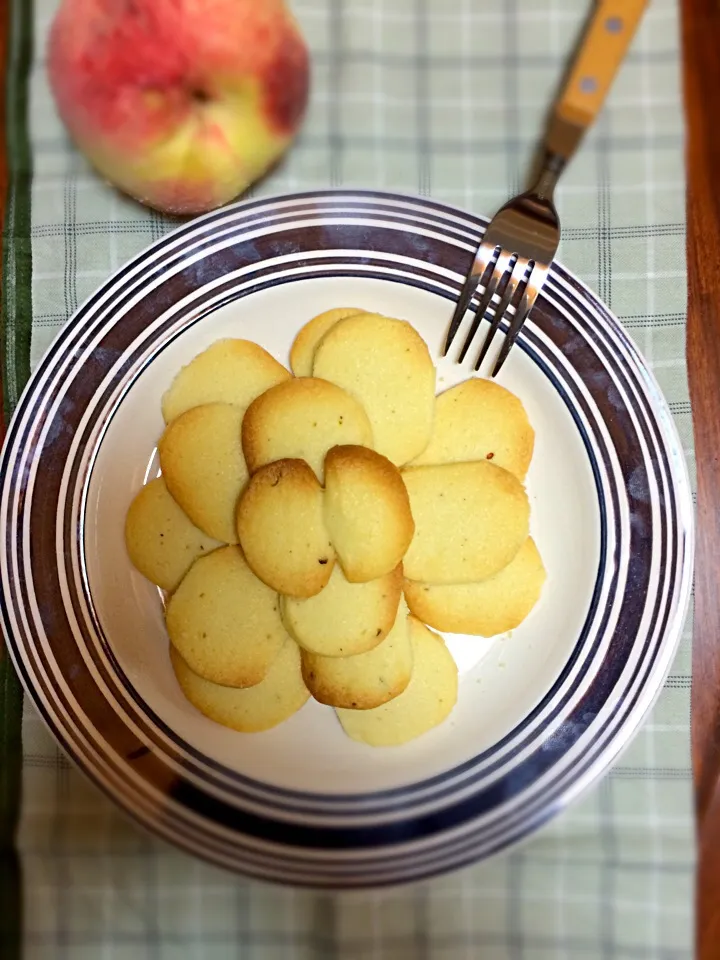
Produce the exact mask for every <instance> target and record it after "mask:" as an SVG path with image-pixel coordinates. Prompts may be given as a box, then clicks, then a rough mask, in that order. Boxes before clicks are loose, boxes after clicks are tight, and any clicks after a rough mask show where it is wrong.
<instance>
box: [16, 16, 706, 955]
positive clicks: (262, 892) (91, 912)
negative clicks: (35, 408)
mask: <svg viewBox="0 0 720 960" xmlns="http://www.w3.org/2000/svg"><path fill="white" fill-rule="evenodd" d="M57 5H58V4H57V2H56V0H35V4H34V8H33V6H32V5H31V4H30V2H29V0H14V3H13V4H12V14H11V20H12V23H11V37H10V50H9V81H8V82H9V87H8V104H9V105H10V108H9V114H8V149H9V151H10V174H11V182H10V197H9V206H8V211H7V218H6V224H5V241H4V249H5V256H4V268H3V269H4V275H3V318H4V367H3V377H4V383H5V391H6V405H7V408H8V409H11V408H12V406H13V405H14V403H15V402H16V400H17V397H18V394H19V391H20V390H21V388H22V385H23V383H24V381H25V379H26V377H27V375H28V371H29V369H30V366H31V365H35V364H36V363H37V362H38V360H39V358H40V357H41V356H42V355H43V352H44V351H45V349H46V348H47V346H48V345H49V343H50V342H51V340H52V338H53V336H54V335H55V334H56V332H57V331H58V330H59V328H60V327H61V326H62V325H63V324H64V323H65V322H66V321H67V320H68V319H69V318H70V317H71V316H72V314H73V312H74V311H75V310H76V308H77V307H78V306H79V305H80V304H81V303H82V301H83V299H84V298H85V297H87V296H88V295H89V294H90V293H92V291H93V290H94V289H95V288H96V287H97V286H98V285H99V284H100V283H101V282H102V281H103V280H105V279H106V277H107V276H108V275H109V274H110V273H111V272H113V271H114V270H116V269H117V268H118V267H120V266H121V265H122V264H123V262H124V261H125V260H127V259H128V258H129V257H130V256H132V255H133V254H135V253H137V252H138V251H139V250H141V249H142V248H143V247H144V246H146V245H147V244H148V243H149V242H151V241H152V240H154V239H156V238H158V237H159V236H161V235H162V234H163V233H164V232H165V231H167V230H169V229H171V228H172V227H173V226H174V225H175V223H176V222H175V221H172V220H170V219H168V218H164V217H162V216H160V215H158V214H155V213H153V212H151V211H148V210H145V209H143V208H141V207H140V206H138V205H136V204H135V203H133V202H131V201H129V200H127V199H125V198H123V197H122V196H120V195H119V194H118V193H117V192H116V191H114V190H113V189H112V188H111V187H109V186H108V185H107V184H106V183H104V182H103V181H102V180H101V179H100V178H99V177H97V176H96V175H95V174H94V173H93V172H92V170H91V169H90V168H89V167H88V165H87V164H86V162H85V161H84V160H83V159H82V158H81V157H80V156H79V154H78V153H77V152H76V151H75V150H74V149H73V147H72V145H71V144H70V143H69V141H68V140H67V138H66V136H65V134H64V132H63V128H62V126H61V124H60V121H59V119H58V117H57V114H56V111H55V107H54V104H53V101H52V98H51V96H50V92H49V88H48V84H47V79H46V73H45V45H46V36H47V32H48V28H49V24H50V22H51V20H52V17H53V15H54V13H55V10H56V8H57ZM588 6H589V5H588V4H582V3H578V2H577V0H505V2H504V3H502V4H489V3H479V2H477V0H295V2H294V3H293V8H294V10H295V12H296V14H297V17H298V19H299V22H300V24H301V27H302V29H303V31H304V33H305V35H306V37H307V39H308V41H309V44H310V47H311V50H312V64H313V84H312V99H311V105H310V110H309V114H308V116H307V120H306V123H305V125H304V128H303V131H302V135H301V137H300V138H299V140H298V142H297V143H296V144H295V146H294V148H293V150H292V151H291V153H290V154H289V156H288V158H287V161H286V162H285V163H284V164H283V165H282V166H281V167H280V168H279V169H278V170H277V171H275V172H274V173H273V175H272V176H271V177H270V178H269V179H267V180H266V181H264V182H263V183H262V184H261V185H260V186H259V187H258V188H257V190H256V191H254V195H256V196H257V195H261V194H263V195H269V194H276V193H287V192H292V191H295V190H303V189H312V188H325V187H328V186H332V187H339V186H343V187H352V186H358V187H373V188H379V189H389V190H396V191H402V192H405V193H420V194H422V195H428V196H432V197H434V198H436V199H438V200H443V201H447V202H449V203H452V204H456V205H458V206H460V207H463V208H466V209H468V210H471V211H473V212H476V213H484V214H488V215H490V214H492V213H493V212H494V211H495V209H497V207H498V206H499V205H500V203H502V202H503V201H504V200H505V199H506V198H507V197H508V195H510V194H511V193H512V192H514V191H516V190H517V189H518V188H519V187H520V185H521V183H522V182H523V178H524V174H525V171H526V169H527V166H528V163H529V161H530V158H531V154H532V151H533V146H534V144H535V142H536V139H537V136H538V134H539V132H540V130H541V126H542V120H543V117H544V115H545V111H546V109H547V107H548V105H549V103H550V101H551V97H552V94H553V91H554V90H555V88H556V85H557V83H558V80H559V78H560V75H561V73H562V69H563V62H564V59H565V58H566V57H567V55H568V53H569V52H570V50H571V48H572V45H573V43H574V40H575V38H576V36H577V32H578V29H579V26H580V24H581V22H582V19H583V16H584V15H585V14H586V13H587V9H588ZM678 38H679V27H678V9H677V4H676V3H675V2H674V0H655V2H654V3H653V4H651V5H650V8H649V10H648V12H647V14H646V17H645V20H644V22H643V24H642V26H641V28H640V31H639V33H638V36H637V37H636V40H635V43H634V45H633V48H632V51H631V53H630V55H629V57H628V60H627V62H626V63H625V65H624V67H623V70H622V72H621V74H620V76H619V78H618V80H617V82H616V84H615V86H614V89H613V92H612V94H611V97H610V100H609V103H608V105H607V107H606V109H605V111H604V112H603V114H602V116H601V118H600V120H599V122H598V124H597V126H596V128H595V129H594V130H593V131H592V132H591V134H590V135H589V137H588V139H587V141H586V143H585V144H584V146H583V147H582V150H581V152H580V153H579V155H578V156H577V158H576V159H575V160H574V162H573V163H572V165H571V166H570V167H569V169H568V170H567V171H566V173H565V174H564V176H563V179H562V181H561V186H560V188H559V195H558V208H559V212H560V217H561V221H562V225H563V240H562V244H561V249H560V252H559V255H558V259H560V260H561V261H562V262H563V263H564V264H565V265H566V266H567V267H568V268H569V269H570V270H572V271H573V272H574V273H575V274H577V275H578V276H579V277H580V278H581V279H582V280H583V281H584V282H586V283H587V284H588V285H589V286H590V287H591V288H592V289H593V290H595V291H596V292H597V293H598V295H599V296H600V297H601V298H602V299H603V300H604V301H605V302H606V303H607V304H608V305H609V306H610V308H611V309H612V310H613V311H614V312H615V313H616V314H617V316H618V317H619V318H620V319H621V321H622V323H623V324H624V326H625V327H626V329H627V330H628V332H629V333H630V334H631V336H632V337H633V338H634V339H635V341H636V343H637V344H638V346H639V348H640V349H641V350H642V352H643V353H644V355H645V357H646V358H647V360H648V362H649V363H650V365H651V367H652V369H653V371H654V373H655V375H656V377H657V378H658V380H659V382H660V385H661V387H662V389H663V391H664V392H665V395H666V397H667V398H668V401H669V403H670V407H671V410H672V413H673V415H674V417H675V421H676V423H677V426H678V429H679V431H680V436H681V438H682V442H683V445H684V447H685V450H686V453H687V455H688V458H689V462H690V466H691V470H692V467H693V451H692V428H691V418H690V404H689V399H688V393H687V385H686V366H685V352H684V351H685V347H684V343H685V321H686V288H685V264H684V250H685V236H684V233H685V212H684V169H683V127H682V113H681V102H680V78H679V50H678ZM26 104H27V111H26V110H25V106H26ZM690 637H691V622H690V621H688V623H687V624H686V628H685V633H684V636H683V640H682V644H681V647H680V651H679V653H678V656H677V658H676V660H675V663H674V667H673V670H672V674H671V676H670V678H669V679H668V681H667V683H666V685H665V689H664V691H663V693H662V695H661V697H660V699H659V701H658V703H657V705H656V706H655V708H654V710H653V712H652V714H651V716H650V718H649V720H648V721H647V722H646V724H645V725H644V727H643V729H642V731H641V732H640V734H639V735H638V736H637V737H636V738H635V740H634V741H633V743H632V745H631V746H630V747H629V748H628V749H627V751H626V752H625V753H624V754H623V755H622V756H621V757H620V759H619V760H618V762H617V763H616V765H615V766H614V768H613V769H612V770H611V772H610V773H609V774H608V775H607V776H606V777H605V778H604V779H603V781H602V782H601V783H600V784H599V785H598V786H597V787H595V788H594V789H592V791H591V792H590V793H588V794H587V795H586V796H584V797H583V798H582V799H580V800H578V801H577V802H575V803H573V804H572V805H571V806H570V808H569V809H568V810H567V811H565V812H564V813H563V814H562V815H561V816H559V817H558V818H557V819H555V820H554V821H553V822H552V823H551V824H549V825H548V826H547V827H545V828H544V829H543V830H542V831H541V832H540V833H538V834H536V835H535V836H534V837H533V838H532V839H531V840H530V841H528V842H527V843H525V844H524V845H523V846H522V847H520V848H518V849H516V850H514V851H512V852H511V853H509V854H507V855H504V856H500V857H497V858H495V859H493V860H492V861H489V862H486V863H482V864H479V865H477V866H475V867H472V868H469V869H465V870H463V871H462V872H459V873H455V874H452V875H449V876H445V877H442V878H439V879H436V880H434V881H432V882H428V883H424V884H422V885H418V886H416V887H412V888H405V889H398V890H391V891H382V892H380V893H377V894H375V893H355V894H347V895H345V894H339V895H332V894H316V893H309V892H301V891H293V890H286V889H280V888H272V887H267V886H263V885H260V884H256V883H251V882H248V881H245V880H243V879H241V878H237V877H234V876H231V875H228V874H226V873H223V872H221V871H219V870H217V869H214V868H212V867H210V866H207V865H205V864H203V863H200V862H196V861H195V860H192V859H190V858H188V857H187V856H185V855H183V854H181V853H179V852H177V851H175V850H173V849H170V848H169V847H167V846H166V845H164V844H163V843H161V842H159V841H156V840H155V839H153V838H151V837H149V836H147V835H146V834H144V833H141V832H140V831H139V830H138V829H137V828H136V827H135V826H134V825H133V824H131V823H130V822H129V821H128V820H127V819H126V818H125V817H124V816H122V815H121V814H120V813H119V812H118V811H117V810H116V808H115V807H114V806H113V804H112V803H111V802H110V801H109V800H108V799H106V798H105V797H104V796H101V795H100V794H99V793H98V792H97V790H96V789H95V788H94V787H92V786H91V785H90V784H89V783H88V782H87V780H86V779H85V778H84V777H83V776H82V775H81V774H80V773H78V772H77V771H76V770H75V768H74V767H73V766H72V764H71V763H70V762H69V761H68V760H67V759H66V758H65V757H64V755H63V754H62V752H61V751H60V750H59V748H58V747H57V746H56V745H55V743H54V741H53V739H52V738H51V736H50V735H49V733H48V732H47V731H46V730H45V728H44V726H43V724H42V723H41V721H40V720H39V718H38V717H37V715H36V713H35V711H34V709H33V708H32V706H31V705H30V704H28V702H27V701H26V703H25V711H24V719H23V725H22V741H23V744H22V746H23V766H22V805H21V813H20V822H19V829H18V832H17V849H18V851H19V853H20V859H21V864H22V874H23V890H24V900H25V904H24V930H23V947H24V957H25V958H26V960H99V958H102V960H131V958H132V960H151V958H152V960H165V958H167V960H170V958H172V960H191V958H198V960H199V958H203V960H227V958H232V957H238V958H243V960H244V958H248V960H280V958H285V957H288V958H293V960H310V958H312V960H315V958H327V960H391V958H392V960H422V958H426V960H461V958H468V960H469V958H483V960H561V958H573V960H575V958H586V960H601V958H602V960H624V958H638V960H641V958H648V960H655V958H662V960H671V958H672V960H676V958H684V957H689V956H690V955H691V954H692V929H693V916H692V901H693V868H694V845H693V844H694V841H693V834H694V828H693V819H692V778H691V769H690V745H689V725H690ZM0 670H2V671H4V672H2V673H0V681H1V682H2V692H0V801H1V803H0V821H1V822H2V826H3V830H4V834H3V835H2V836H0V841H1V845H0V854H1V855H2V856H3V857H4V858H5V859H4V860H3V861H2V864H3V866H2V874H0V879H2V884H3V886H2V887H0V893H4V896H5V897H6V898H7V899H6V900H5V902H4V903H2V904H0V914H2V913H4V912H5V911H6V910H7V909H11V907H10V899H9V897H10V894H11V892H12V889H13V880H12V878H13V877H14V876H15V864H14V861H13V859H12V844H11V842H10V841H11V834H12V821H13V820H14V816H15V813H14V811H15V804H16V803H17V791H16V789H15V787H16V786H17V784H16V780H17V776H16V775H15V774H16V771H15V772H14V770H13V767H14V766H15V767H17V760H18V756H17V752H18V749H19V747H18V737H17V736H16V734H15V727H17V726H18V725H19V717H20V710H19V698H18V696H17V687H16V681H15V680H14V678H13V677H12V674H11V672H9V671H8V670H7V662H6V661H5V663H4V665H3V666H2V667H0ZM5 864H7V869H6V868H5ZM12 909H13V910H15V911H17V907H16V906H13V907H12ZM6 916H7V914H6ZM8 936H9V935H8ZM9 943H10V940H9V939H8V940H7V941H6V945H7V944H9ZM0 952H1V951H0ZM3 956H5V954H3ZM8 956H11V954H8Z"/></svg>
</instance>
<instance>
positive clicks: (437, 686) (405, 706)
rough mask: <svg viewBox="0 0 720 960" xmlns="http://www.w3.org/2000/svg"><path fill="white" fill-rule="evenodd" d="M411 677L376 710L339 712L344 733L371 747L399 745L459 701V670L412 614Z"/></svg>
mask: <svg viewBox="0 0 720 960" xmlns="http://www.w3.org/2000/svg"><path fill="white" fill-rule="evenodd" d="M410 640H411V643H412V651H413V671H412V678H411V680H410V683H409V684H408V686H407V688H406V689H405V690H404V692H403V693H401V694H400V696H398V697H396V698H395V699H394V700H391V701H390V702H389V703H385V704H383V705H382V706H379V707H375V709H373V710H346V709H345V710H343V709H339V710H338V711H337V715H338V719H339V720H340V723H341V724H342V726H343V729H344V730H345V733H346V734H347V735H348V736H349V737H351V738H352V739H353V740H357V741H359V742H360V743H366V744H368V745H369V746H371V747H396V746H400V745H401V744H403V743H407V742H408V741H410V740H414V739H415V738H416V737H419V736H421V735H422V734H423V733H427V731H428V730H432V728H433V727H437V726H438V725H439V724H441V723H442V722H443V720H445V719H446V718H447V717H448V716H449V714H450V712H451V711H452V709H453V707H454V706H455V704H456V702H457V690H458V672H457V667H456V666H455V661H454V660H453V658H452V655H451V654H450V651H449V650H448V649H447V647H446V646H445V643H444V642H443V639H442V637H439V636H438V635H437V634H436V633H433V632H432V630H428V628H427V627H426V626H425V625H424V624H422V623H420V622H419V621H418V620H416V619H415V618H414V617H410Z"/></svg>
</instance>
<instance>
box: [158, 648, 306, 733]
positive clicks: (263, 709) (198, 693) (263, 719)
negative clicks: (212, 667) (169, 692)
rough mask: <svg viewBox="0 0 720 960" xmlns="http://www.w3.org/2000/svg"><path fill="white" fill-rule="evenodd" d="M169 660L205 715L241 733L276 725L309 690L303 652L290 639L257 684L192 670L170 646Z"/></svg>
mask: <svg viewBox="0 0 720 960" xmlns="http://www.w3.org/2000/svg"><path fill="white" fill-rule="evenodd" d="M170 662H171V663H172V668H173V670H174V672H175V676H176V677H177V681H178V683H179V684H180V689H181V690H182V692H183V693H184V694H185V696H186V697H187V699H188V700H189V701H190V703H191V704H192V705H193V706H194V707H196V708H197V709H198V710H199V711H200V712H201V713H204V714H205V716H206V717H209V718H210V719H211V720H214V721H215V722H216V723H221V724H222V725H223V726H224V727H230V728H231V729H232V730H238V731H240V733H258V732H259V731H261V730H269V729H270V728H271V727H276V726H277V725H278V724H279V723H282V722H283V720H287V719H288V718H289V717H291V716H292V715H293V714H294V713H297V711H298V710H299V709H300V707H302V706H303V704H304V703H306V702H307V700H308V699H309V697H310V693H309V691H308V689H307V687H306V686H305V684H304V683H303V679H302V673H301V672H300V651H299V650H298V647H297V644H296V643H293V641H292V640H291V639H290V638H288V639H287V640H286V641H285V643H284V644H283V647H282V649H281V650H280V653H279V654H278V655H277V657H276V658H275V660H274V661H273V663H272V665H271V667H270V669H269V670H268V672H267V674H266V676H265V678H264V679H263V680H261V681H260V683H258V684H256V685H255V686H254V687H246V688H245V689H240V688H238V687H223V686H221V685H220V684H218V683H211V682H210V681H209V680H204V679H203V678H202V677H199V676H198V675H197V674H196V673H193V671H192V670H191V669H190V667H189V666H188V665H187V663H185V661H184V660H183V658H182V657H181V656H180V654H179V653H178V652H177V650H176V649H175V648H174V647H173V646H172V644H171V645H170Z"/></svg>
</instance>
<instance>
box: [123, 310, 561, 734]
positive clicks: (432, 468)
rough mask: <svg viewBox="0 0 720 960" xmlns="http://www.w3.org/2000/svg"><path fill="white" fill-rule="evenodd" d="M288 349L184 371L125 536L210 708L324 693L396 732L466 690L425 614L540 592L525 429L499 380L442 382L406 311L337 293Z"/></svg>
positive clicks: (221, 711)
mask: <svg viewBox="0 0 720 960" xmlns="http://www.w3.org/2000/svg"><path fill="white" fill-rule="evenodd" d="M290 360H291V367H292V371H293V374H294V375H291V373H290V372H289V371H288V370H286V369H285V368H284V367H283V366H282V365H280V364H279V363H278V362H277V361H276V360H275V359H274V358H273V357H271V356H270V355H269V354H268V353H266V351H264V350H263V349H262V348H261V347H260V346H258V345H257V344H255V343H251V342H249V341H246V340H222V341H219V342H217V343H215V344H213V345H212V346H211V347H209V348H208V349H207V350H205V351H204V352H203V353H201V354H200V355H199V356H197V357H196V358H195V359H194V360H193V361H192V362H191V363H190V364H188V366H186V367H184V368H183V369H182V370H181V371H180V372H179V374H178V375H177V377H176V378H175V380H174V381H173V383H172V384H171V386H170V388H169V390H168V391H167V393H166V394H165V396H164V398H163V403H162V409H163V416H164V419H165V422H166V428H165V431H164V433H163V435H162V437H161V438H160V441H159V444H158V450H159V457H160V466H161V471H162V476H160V477H158V478H157V479H155V480H152V481H151V482H150V483H148V484H147V485H146V486H145V487H144V488H143V489H142V490H141V491H140V492H139V493H138V495H137V496H136V498H135V500H134V501H133V503H132V505H131V506H130V509H129V511H128V515H127V520H126V529H125V534H126V543H127V547H128V552H129V554H130V558H131V560H132V562H133V563H134V565H135V566H136V567H137V569H138V570H139V571H140V572H141V573H143V574H144V575H145V576H146V577H147V578H148V579H150V580H151V581H152V582H153V583H155V584H157V585H158V586H159V587H160V588H162V590H163V591H165V593H166V598H167V601H166V623H167V630H168V634H169V637H170V642H171V646H170V652H171V662H172V665H173V669H174V671H175V674H176V676H177V679H178V681H179V684H180V686H181V688H182V690H183V692H184V694H185V696H186V697H187V698H188V700H189V701H190V702H191V703H192V704H194V705H195V706H196V707H197V708H198V709H199V710H200V711H202V713H204V714H205V715H206V716H208V717H210V718H211V719H213V720H215V721H217V722H218V723H222V724H224V725H226V726H229V727H232V728H234V729H236V730H240V731H244V732H250V731H258V730H265V729H268V728H270V727H272V726H275V725H276V724H278V723H280V722H281V721H282V720H284V719H286V718H287V717H289V716H291V715H292V714H293V713H294V712H296V711H297V710H298V709H299V708H300V707H301V706H302V705H303V704H304V703H305V702H306V701H307V699H308V698H309V697H310V695H312V696H313V697H314V698H315V699H316V700H318V701H320V702H321V703H324V704H328V705H330V706H332V707H334V708H335V709H336V711H337V715H338V717H339V720H340V722H341V724H342V726H343V728H344V729H345V731H346V732H347V733H348V735H349V736H350V737H352V738H353V739H355V740H359V741H362V742H364V743H368V744H371V745H377V746H381V745H393V744H400V743H405V742H407V741H408V740H411V739H413V738H415V737H417V736H419V735H420V734H422V733H424V732H425V731H426V730H429V729H431V728H432V727H434V726H437V725H438V724H439V723H441V722H442V721H443V720H444V719H445V718H446V717H447V716H448V714H449V713H450V711H451V710H452V708H453V706H454V704H455V702H456V699H457V669H456V666H455V663H454V661H453V658H452V656H451V655H450V653H449V651H448V649H447V647H446V646H445V643H444V641H443V639H442V637H441V636H439V635H438V634H437V633H435V632H433V631H432V630H430V629H428V625H429V626H431V627H434V628H435V629H436V630H440V631H449V632H458V633H465V634H477V635H482V636H493V635H495V634H497V633H504V632H506V631H508V630H510V629H512V628H513V627H515V626H517V625H518V624H519V623H520V622H521V621H522V620H523V619H524V618H525V617H526V616H527V614H528V613H529V612H530V610H531V609H532V607H533V606H534V604H535V603H536V601H537V599H538V597H539V594H540V590H541V587H542V584H543V581H544V578H545V572H544V569H543V565H542V561H541V559H540V556H539V554H538V551H537V549H536V547H535V544H534V543H533V541H532V539H530V537H529V512H530V511H529V503H528V498H527V495H526V493H525V489H524V480H525V475H526V472H527V469H528V466H529V463H530V459H531V456H532V451H533V442H534V435H533V431H532V428H531V426H530V424H529V423H528V419H527V416H526V414H525V411H524V409H523V407H522V404H521V403H520V401H519V400H518V399H517V398H516V397H515V396H514V395H513V394H511V393H509V392H508V391H507V390H504V389H503V388H502V387H499V386H498V385H497V384H495V383H492V382H489V381H485V380H477V379H474V380H469V381H467V382H465V383H462V384H460V385H459V386H457V387H454V388H452V389H451V390H448V391H446V392H445V393H443V394H441V395H440V396H439V397H437V398H436V396H435V367H434V364H433V362H432V359H431V357H430V354H429V352H428V349H427V346H426V344H425V342H424V341H423V339H422V338H421V337H420V336H419V335H418V334H417V332H416V331H415V330H414V329H413V328H412V326H410V324H408V323H406V322H405V321H401V320H394V319H391V318H388V317H384V316H381V315H378V314H372V313H367V312H363V311H360V310H358V309H351V308H344V309H339V310H330V311H328V312H326V313H324V314H321V315H320V316H319V317H316V318H315V319H313V320H311V321H310V323H308V324H307V325H306V326H305V327H303V329H302V330H301V331H300V333H299V334H298V336H297V338H296V340H295V343H294V344H293V348H292V351H291V355H290ZM468 642H469V641H468Z"/></svg>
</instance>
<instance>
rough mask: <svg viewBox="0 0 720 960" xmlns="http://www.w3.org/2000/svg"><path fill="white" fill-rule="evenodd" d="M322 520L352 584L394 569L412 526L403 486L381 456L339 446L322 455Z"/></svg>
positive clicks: (391, 465)
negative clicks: (324, 456) (324, 455)
mask: <svg viewBox="0 0 720 960" xmlns="http://www.w3.org/2000/svg"><path fill="white" fill-rule="evenodd" d="M325 523H326V525H327V529H328V532H329V533H330V539H331V541H332V544H333V546H334V547H335V550H336V552H337V555H338V559H339V561H340V564H341V566H342V568H343V572H344V574H345V576H346V577H347V579H348V580H350V581H351V582H352V583H362V582H363V581H366V580H374V579H376V578H377V577H382V576H383V575H384V574H386V573H388V572H389V571H390V570H394V569H395V567H396V566H397V565H398V563H399V562H400V561H401V560H402V558H403V556H404V554H405V551H406V550H407V548H408V546H409V545H410V541H411V540H412V537H413V532H414V530H415V525H414V524H413V518H412V514H411V512H410V501H409V499H408V494H407V490H406V489H405V484H404V483H403V479H402V477H401V475H400V472H399V471H398V469H397V467H396V466H394V465H393V464H392V463H391V462H390V461H389V460H388V459H387V457H383V456H382V455H381V454H378V453H375V452H374V451H373V450H368V449H367V448H366V447H358V446H352V445H347V446H339V447H333V448H332V450H329V451H328V455H327V457H326V458H325Z"/></svg>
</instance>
